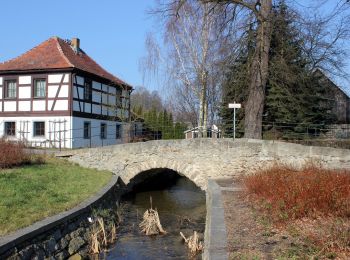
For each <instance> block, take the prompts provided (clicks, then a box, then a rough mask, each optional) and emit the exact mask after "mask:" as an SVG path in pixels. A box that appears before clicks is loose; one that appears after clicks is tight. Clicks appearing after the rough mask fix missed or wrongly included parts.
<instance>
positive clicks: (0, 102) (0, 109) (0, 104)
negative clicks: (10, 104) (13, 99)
mask: <svg viewBox="0 0 350 260" xmlns="http://www.w3.org/2000/svg"><path fill="white" fill-rule="evenodd" d="M0 112H2V101H0Z"/></svg>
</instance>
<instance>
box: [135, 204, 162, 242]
mask: <svg viewBox="0 0 350 260" xmlns="http://www.w3.org/2000/svg"><path fill="white" fill-rule="evenodd" d="M150 202H151V208H150V209H147V210H146V211H145V213H144V214H143V220H142V222H141V223H140V225H139V227H140V228H141V232H143V233H145V234H146V235H147V236H151V235H158V234H166V231H165V230H164V229H163V227H162V225H161V224H160V219H159V215H158V211H157V209H152V197H150Z"/></svg>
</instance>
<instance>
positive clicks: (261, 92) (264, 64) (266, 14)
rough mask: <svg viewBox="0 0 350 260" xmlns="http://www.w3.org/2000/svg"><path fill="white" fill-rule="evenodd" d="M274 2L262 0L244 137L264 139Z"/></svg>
mask: <svg viewBox="0 0 350 260" xmlns="http://www.w3.org/2000/svg"><path fill="white" fill-rule="evenodd" d="M271 9H272V0H261V9H260V11H259V16H258V29H257V36H256V37H257V40H256V49H255V53H254V56H253V60H252V64H251V68H250V83H249V95H248V100H247V104H246V106H245V122H244V137H245V138H255V139H261V138H262V116H263V110H264V103H265V87H266V81H267V75H268V63H269V49H270V42H271V29H272V28H271V26H272V25H271Z"/></svg>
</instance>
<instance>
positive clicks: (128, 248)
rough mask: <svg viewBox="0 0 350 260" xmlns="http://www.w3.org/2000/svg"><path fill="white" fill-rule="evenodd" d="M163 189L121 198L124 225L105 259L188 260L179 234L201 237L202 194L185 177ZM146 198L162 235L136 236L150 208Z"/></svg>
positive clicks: (202, 222) (204, 210)
mask: <svg viewBox="0 0 350 260" xmlns="http://www.w3.org/2000/svg"><path fill="white" fill-rule="evenodd" d="M165 186H167V188H164V189H161V190H152V191H142V192H136V193H131V194H129V195H128V196H127V197H125V199H124V201H123V203H124V209H123V219H124V221H123V223H122V224H121V227H120V229H119V230H118V240H117V242H116V244H115V246H114V247H113V248H112V249H111V251H110V252H109V253H108V254H107V255H106V258H107V259H133V260H134V259H188V255H187V254H188V252H187V249H186V247H185V246H184V245H183V243H182V240H181V237H180V235H179V232H180V231H182V232H183V233H185V235H186V236H189V235H192V234H191V232H193V230H196V231H199V232H201V233H204V228H205V214H206V208H205V193H204V192H203V191H201V190H200V189H199V188H197V187H196V186H195V185H194V184H193V182H191V181H189V180H188V179H187V178H185V177H180V178H176V180H173V185H165ZM150 196H151V197H152V201H153V207H154V208H157V210H158V212H159V217H160V221H161V223H162V226H163V228H164V229H165V230H166V231H167V234H166V235H159V236H154V237H147V236H145V235H144V234H141V233H140V229H139V227H138V224H139V223H140V222H141V219H142V215H143V213H144V212H145V210H146V209H147V208H149V207H150ZM196 259H201V256H198V257H196Z"/></svg>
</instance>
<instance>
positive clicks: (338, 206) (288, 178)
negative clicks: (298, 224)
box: [243, 164, 350, 221]
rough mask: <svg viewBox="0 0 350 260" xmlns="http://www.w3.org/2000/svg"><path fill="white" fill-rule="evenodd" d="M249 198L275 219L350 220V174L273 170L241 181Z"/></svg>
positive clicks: (308, 169) (312, 167)
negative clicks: (340, 218)
mask: <svg viewBox="0 0 350 260" xmlns="http://www.w3.org/2000/svg"><path fill="white" fill-rule="evenodd" d="M243 182H244V184H245V187H246V191H247V195H248V198H249V199H250V200H252V201H256V202H259V205H262V207H261V209H263V210H265V211H267V213H268V214H270V215H271V216H272V217H274V219H275V220H276V219H278V220H282V221H283V220H288V219H300V218H303V217H313V218H315V217H317V216H336V217H349V216H350V171H345V170H342V171H341V170H338V171H336V170H327V169H322V168H320V167H317V166H315V165H312V164H310V165H307V166H305V167H304V168H302V169H301V170H295V169H292V168H290V167H287V166H277V165H275V166H273V167H272V168H270V169H268V170H263V171H260V172H257V173H255V174H253V175H249V176H247V177H245V178H244V181H243Z"/></svg>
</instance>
